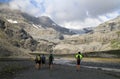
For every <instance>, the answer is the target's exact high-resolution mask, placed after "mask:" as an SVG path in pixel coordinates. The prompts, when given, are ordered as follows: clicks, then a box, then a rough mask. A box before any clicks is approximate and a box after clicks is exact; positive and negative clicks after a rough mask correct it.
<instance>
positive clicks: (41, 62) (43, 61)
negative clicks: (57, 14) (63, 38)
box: [35, 52, 83, 71]
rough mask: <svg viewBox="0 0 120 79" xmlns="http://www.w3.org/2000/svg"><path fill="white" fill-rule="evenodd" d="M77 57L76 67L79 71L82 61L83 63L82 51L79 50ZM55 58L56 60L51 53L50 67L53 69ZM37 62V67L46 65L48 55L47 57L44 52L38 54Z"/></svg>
mask: <svg viewBox="0 0 120 79" xmlns="http://www.w3.org/2000/svg"><path fill="white" fill-rule="evenodd" d="M75 58H76V69H77V71H79V70H80V63H81V60H82V58H83V55H82V54H81V52H78V53H77V54H76V55H75ZM53 60H54V57H53V54H50V55H49V58H48V61H49V62H48V63H49V69H52V65H53ZM35 62H36V65H35V67H36V68H37V69H40V68H41V67H42V66H45V64H46V57H45V55H44V54H43V55H42V56H41V55H40V54H39V55H37V56H36V58H35Z"/></svg>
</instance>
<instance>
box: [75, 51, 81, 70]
mask: <svg viewBox="0 0 120 79" xmlns="http://www.w3.org/2000/svg"><path fill="white" fill-rule="evenodd" d="M75 58H76V60H77V63H76V64H77V66H76V68H77V71H79V70H80V63H81V60H82V58H83V56H82V54H81V52H78V54H76V56H75Z"/></svg>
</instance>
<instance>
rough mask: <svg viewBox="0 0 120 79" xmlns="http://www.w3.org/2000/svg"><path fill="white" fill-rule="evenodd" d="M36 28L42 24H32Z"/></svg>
mask: <svg viewBox="0 0 120 79" xmlns="http://www.w3.org/2000/svg"><path fill="white" fill-rule="evenodd" d="M32 25H33V26H34V27H35V28H37V29H38V28H41V27H42V26H41V25H35V24H32Z"/></svg>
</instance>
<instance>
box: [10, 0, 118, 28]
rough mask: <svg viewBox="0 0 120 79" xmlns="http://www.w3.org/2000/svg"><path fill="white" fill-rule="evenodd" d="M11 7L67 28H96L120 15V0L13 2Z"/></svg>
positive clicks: (25, 0)
mask: <svg viewBox="0 0 120 79" xmlns="http://www.w3.org/2000/svg"><path fill="white" fill-rule="evenodd" d="M9 4H10V7H11V8H13V9H19V10H21V11H23V12H27V13H29V14H31V15H34V16H41V15H47V16H49V17H51V18H52V19H53V20H54V21H55V22H56V23H58V24H60V25H61V26H64V27H67V28H74V29H80V28H84V27H90V26H96V25H98V24H100V23H102V22H104V21H107V20H109V19H111V18H115V17H116V16H118V15H119V14H120V5H119V4H120V0H12V1H11V2H10V3H9Z"/></svg>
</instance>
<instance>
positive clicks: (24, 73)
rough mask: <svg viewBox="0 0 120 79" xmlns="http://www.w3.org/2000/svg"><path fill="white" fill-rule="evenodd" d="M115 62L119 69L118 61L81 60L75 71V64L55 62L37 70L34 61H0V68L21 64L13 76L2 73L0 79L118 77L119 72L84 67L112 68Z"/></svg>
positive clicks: (112, 78)
mask: <svg viewBox="0 0 120 79" xmlns="http://www.w3.org/2000/svg"><path fill="white" fill-rule="evenodd" d="M72 64H74V63H72ZM117 64H118V69H119V63H116V64H113V65H110V64H108V63H106V64H103V63H102V64H101V63H96V62H95V63H94V62H93V63H91V62H82V63H81V66H82V67H81V69H80V71H76V67H75V64H74V66H70V65H66V64H63V65H61V64H55V65H54V66H53V69H52V70H49V68H48V65H46V66H45V67H42V68H41V69H40V70H37V69H35V67H34V65H35V63H34V61H23V60H22V61H0V70H2V68H4V67H5V66H6V67H7V66H15V65H17V66H23V69H22V70H18V71H17V72H14V74H13V76H11V75H8V74H7V73H4V75H6V76H0V79H120V76H119V74H120V72H114V71H106V70H101V69H94V68H87V67H85V66H101V65H104V66H105V67H109V66H111V67H113V68H114V66H117ZM104 66H103V67H104ZM0 74H2V72H0Z"/></svg>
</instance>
